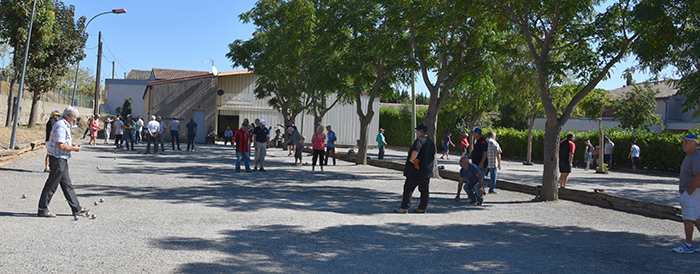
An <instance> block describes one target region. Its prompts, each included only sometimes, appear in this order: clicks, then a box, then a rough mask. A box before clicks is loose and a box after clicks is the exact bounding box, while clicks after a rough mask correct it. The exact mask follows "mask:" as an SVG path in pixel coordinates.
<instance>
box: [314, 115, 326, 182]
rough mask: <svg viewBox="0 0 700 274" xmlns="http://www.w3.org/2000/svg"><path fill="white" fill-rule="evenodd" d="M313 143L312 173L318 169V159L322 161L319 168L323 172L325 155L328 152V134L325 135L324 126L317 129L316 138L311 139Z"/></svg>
mask: <svg viewBox="0 0 700 274" xmlns="http://www.w3.org/2000/svg"><path fill="white" fill-rule="evenodd" d="M311 143H312V144H313V145H314V154H313V160H312V162H311V171H315V169H316V159H320V162H319V166H320V167H321V171H323V154H324V153H325V151H326V134H325V133H323V126H318V127H317V128H316V133H314V137H311Z"/></svg>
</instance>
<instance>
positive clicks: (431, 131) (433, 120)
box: [423, 105, 449, 179]
mask: <svg viewBox="0 0 700 274" xmlns="http://www.w3.org/2000/svg"><path fill="white" fill-rule="evenodd" d="M431 108H434V107H433V105H430V106H429V107H428V112H427V113H426V114H425V117H423V123H425V125H426V126H427V127H428V138H430V139H432V140H433V142H435V140H437V139H436V136H437V121H438V111H439V108H435V109H432V110H431ZM432 113H434V115H431V114H432ZM448 146H449V144H448ZM437 159H438V158H437V157H435V164H434V165H433V178H439V179H441V178H442V177H440V169H439V168H438V164H437V163H438V160H437Z"/></svg>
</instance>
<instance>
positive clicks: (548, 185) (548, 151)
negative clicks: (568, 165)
mask: <svg viewBox="0 0 700 274" xmlns="http://www.w3.org/2000/svg"><path fill="white" fill-rule="evenodd" d="M550 117H551V116H550ZM550 117H548V118H547V123H546V124H545V128H544V170H543V171H542V192H540V198H542V200H545V201H555V200H558V199H559V187H558V181H559V170H558V169H557V168H558V167H559V136H560V134H561V125H560V124H559V122H558V121H557V118H550Z"/></svg>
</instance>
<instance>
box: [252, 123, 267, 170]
mask: <svg viewBox="0 0 700 274" xmlns="http://www.w3.org/2000/svg"><path fill="white" fill-rule="evenodd" d="M257 125H258V126H257V127H255V129H253V138H252V139H253V140H254V141H253V142H254V143H255V158H254V160H253V162H254V163H255V168H254V169H253V170H258V162H259V163H260V171H261V172H265V168H264V167H263V162H265V155H267V140H268V139H270V130H269V129H267V127H266V126H267V123H265V120H260V121H258V122H257Z"/></svg>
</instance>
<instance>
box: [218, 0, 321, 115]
mask: <svg viewBox="0 0 700 274" xmlns="http://www.w3.org/2000/svg"><path fill="white" fill-rule="evenodd" d="M239 19H240V20H241V21H243V22H244V23H251V22H252V23H253V24H254V25H255V26H256V32H255V33H254V36H253V38H251V39H250V40H247V41H243V40H240V39H239V40H236V41H234V42H233V43H231V44H229V49H230V52H229V53H228V54H226V57H228V58H229V59H230V60H231V61H232V62H233V66H234V67H236V66H241V67H244V68H246V69H250V70H253V71H254V72H255V74H256V75H258V76H260V78H258V81H257V87H256V89H255V93H256V97H257V98H260V99H263V98H268V97H269V98H270V99H269V101H268V104H269V105H270V106H272V107H273V108H275V109H276V110H278V111H279V112H281V114H282V116H283V117H284V120H285V121H292V120H294V119H295V118H296V116H297V115H299V114H301V113H303V112H304V111H306V110H307V109H309V108H311V107H314V106H318V105H324V104H325V101H324V100H325V98H328V95H329V94H328V92H326V90H324V91H323V93H321V91H320V90H319V87H321V85H320V84H319V83H317V82H314V80H315V79H318V78H319V77H317V75H316V74H315V73H317V72H318V71H317V70H316V69H317V68H318V67H317V66H320V65H321V64H320V63H319V61H321V60H323V59H324V58H323V57H322V56H320V55H321V54H322V53H323V52H324V51H320V48H319V47H318V43H317V42H318V37H317V34H318V27H317V26H318V17H317V5H316V3H315V2H314V1H310V0H289V1H285V0H261V1H258V2H257V3H256V4H255V7H253V9H251V10H250V11H247V12H244V13H243V14H241V15H240V16H239ZM319 95H320V97H322V98H324V99H323V100H318V98H317V96H319Z"/></svg>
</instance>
